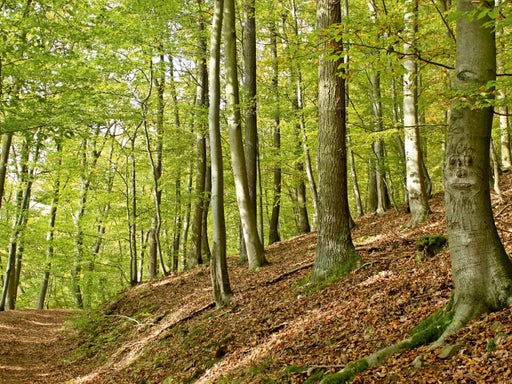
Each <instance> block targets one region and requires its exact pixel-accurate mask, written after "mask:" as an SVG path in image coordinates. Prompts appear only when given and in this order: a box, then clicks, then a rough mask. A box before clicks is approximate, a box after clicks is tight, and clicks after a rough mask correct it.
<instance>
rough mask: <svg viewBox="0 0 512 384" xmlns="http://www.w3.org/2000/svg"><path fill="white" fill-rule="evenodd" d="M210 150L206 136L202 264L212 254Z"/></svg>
mask: <svg viewBox="0 0 512 384" xmlns="http://www.w3.org/2000/svg"><path fill="white" fill-rule="evenodd" d="M209 159H211V149H210V137H209V135H207V136H206V177H205V187H204V202H203V220H202V221H203V229H202V230H201V236H202V240H201V259H202V260H203V263H206V262H209V261H210V259H211V257H212V254H211V250H210V242H209V240H208V212H209V210H210V202H211V195H212V165H211V161H210V160H209Z"/></svg>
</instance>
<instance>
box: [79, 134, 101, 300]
mask: <svg viewBox="0 0 512 384" xmlns="http://www.w3.org/2000/svg"><path fill="white" fill-rule="evenodd" d="M99 133H100V127H99V125H98V126H97V127H96V128H95V130H94V133H93V134H92V138H91V140H92V143H91V149H90V152H89V141H88V139H87V138H84V139H83V140H82V153H81V154H80V161H81V163H80V167H81V171H80V198H79V202H78V208H77V210H76V212H75V213H74V215H73V221H74V224H75V257H74V260H73V266H72V268H71V294H72V296H73V302H74V304H75V308H78V309H83V308H84V304H85V303H84V299H83V292H82V283H81V275H82V267H83V264H84V261H85V260H84V228H83V225H84V223H83V218H84V215H85V212H86V208H87V203H88V196H89V190H90V186H91V181H92V175H93V171H94V169H95V168H96V164H97V162H98V159H99V157H100V155H101V152H102V148H103V144H104V143H103V144H102V145H101V148H100V149H98V148H97V139H98V137H99ZM89 157H90V159H89Z"/></svg>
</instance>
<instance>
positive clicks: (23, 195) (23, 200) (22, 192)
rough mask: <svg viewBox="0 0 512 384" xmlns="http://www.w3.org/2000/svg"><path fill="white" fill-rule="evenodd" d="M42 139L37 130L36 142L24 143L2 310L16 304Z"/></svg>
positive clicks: (1, 301)
mask: <svg viewBox="0 0 512 384" xmlns="http://www.w3.org/2000/svg"><path fill="white" fill-rule="evenodd" d="M41 140H42V139H41V135H40V132H39V131H37V132H36V134H35V141H34V142H32V140H29V139H27V140H26V141H25V142H24V144H23V149H22V158H21V163H22V164H21V169H20V179H21V183H22V184H20V188H19V190H18V192H17V209H16V218H15V222H14V225H13V228H12V232H11V237H10V241H9V256H8V259H7V268H6V271H5V278H4V286H3V290H2V297H1V299H0V311H3V310H4V309H5V308H6V307H7V309H14V308H15V304H16V291H17V289H18V283H19V276H20V273H19V268H21V263H18V260H20V258H21V257H22V245H20V243H21V237H22V235H23V232H24V230H25V227H26V224H27V215H28V209H29V203H30V196H31V193H32V184H33V182H34V173H35V169H34V167H35V164H37V160H38V158H39V151H40V149H41ZM31 145H33V147H34V153H33V155H32V159H31V160H32V162H33V164H34V165H33V166H32V168H30V167H29V164H28V163H29V159H30V155H29V153H30V146H31ZM18 251H19V252H18ZM17 267H18V270H17Z"/></svg>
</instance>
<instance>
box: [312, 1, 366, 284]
mask: <svg viewBox="0 0 512 384" xmlns="http://www.w3.org/2000/svg"><path fill="white" fill-rule="evenodd" d="M316 15H317V28H318V30H319V31H320V32H321V38H322V45H321V47H322V51H321V54H320V57H319V61H318V243H317V249H316V258H315V262H314V265H313V271H312V275H311V279H312V281H320V280H323V279H326V278H329V277H331V276H334V275H337V274H340V273H343V272H346V271H349V270H351V269H352V268H355V267H356V266H357V264H358V263H359V262H360V260H361V258H360V256H359V255H358V254H357V252H356V250H355V248H354V244H353V243H352V237H351V234H350V213H349V207H348V197H347V148H346V127H345V85H344V79H343V77H342V76H340V73H339V71H340V69H339V68H340V66H341V65H342V64H343V59H342V57H339V58H338V59H336V60H334V59H331V58H329V57H328V55H329V53H330V52H331V50H333V49H334V50H335V51H336V52H342V41H341V38H340V36H336V39H334V38H332V37H331V36H330V34H329V27H331V26H333V25H336V24H338V23H340V22H341V5H340V2H339V1H336V2H332V1H330V0H318V1H317V5H316ZM333 45H334V48H330V47H332V46H333Z"/></svg>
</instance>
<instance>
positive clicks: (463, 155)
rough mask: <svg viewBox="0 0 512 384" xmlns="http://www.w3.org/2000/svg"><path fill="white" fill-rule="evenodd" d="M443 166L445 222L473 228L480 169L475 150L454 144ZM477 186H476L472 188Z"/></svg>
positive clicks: (480, 174)
mask: <svg viewBox="0 0 512 384" xmlns="http://www.w3.org/2000/svg"><path fill="white" fill-rule="evenodd" d="M449 153H451V156H450V157H449V158H448V162H447V164H446V168H445V174H444V177H445V189H446V192H447V193H446V199H447V201H446V202H447V205H446V208H447V224H448V225H453V226H456V227H461V228H464V229H474V228H473V222H474V220H472V215H473V214H474V213H475V212H476V204H475V202H476V200H477V199H476V198H475V197H476V195H477V194H478V192H479V191H480V185H481V180H482V170H481V168H480V166H479V165H478V164H477V161H475V151H474V150H473V149H472V148H471V147H469V146H468V145H466V144H461V143H458V144H454V145H453V147H451V148H450V151H449ZM475 186H477V188H474V187H475Z"/></svg>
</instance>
